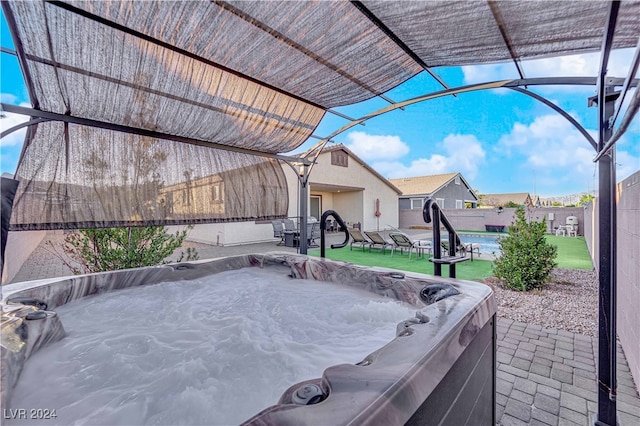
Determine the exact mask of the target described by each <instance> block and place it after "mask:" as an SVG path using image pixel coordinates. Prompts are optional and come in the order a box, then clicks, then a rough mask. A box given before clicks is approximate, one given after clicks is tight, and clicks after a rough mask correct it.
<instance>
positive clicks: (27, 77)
mask: <svg viewBox="0 0 640 426" xmlns="http://www.w3.org/2000/svg"><path fill="white" fill-rule="evenodd" d="M0 6H2V12H3V13H4V17H5V19H6V21H7V26H8V27H9V32H10V33H11V38H12V39H13V45H14V47H15V49H16V50H15V53H16V56H17V57H18V63H19V64H20V70H21V71H22V76H23V77H24V83H25V86H26V87H27V91H28V93H29V99H30V100H31V104H32V105H33V107H34V108H39V107H40V101H39V100H38V97H37V96H36V94H35V91H34V90H33V88H34V85H33V78H32V77H31V73H30V72H29V68H28V67H27V66H26V63H27V60H26V58H25V56H24V48H23V46H22V41H21V40H20V38H19V37H18V36H17V34H18V31H17V24H16V18H15V16H13V10H12V9H11V8H10V7H9V5H8V4H6V3H5V2H3V1H2V2H0ZM7 50H8V49H7ZM3 51H4V50H3ZM7 53H8V52H7Z"/></svg>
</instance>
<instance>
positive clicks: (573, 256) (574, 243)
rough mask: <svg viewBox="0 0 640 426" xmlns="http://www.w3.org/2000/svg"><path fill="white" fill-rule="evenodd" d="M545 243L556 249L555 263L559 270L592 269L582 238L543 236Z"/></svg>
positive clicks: (585, 244)
mask: <svg viewBox="0 0 640 426" xmlns="http://www.w3.org/2000/svg"><path fill="white" fill-rule="evenodd" d="M545 237H546V239H547V242H548V243H549V244H553V245H554V246H557V247H558V257H557V258H556V262H557V263H558V267H559V268H567V269H586V270H590V269H593V262H592V261H591V256H589V250H588V249H587V243H586V241H585V240H584V237H556V236H555V235H545Z"/></svg>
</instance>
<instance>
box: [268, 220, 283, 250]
mask: <svg viewBox="0 0 640 426" xmlns="http://www.w3.org/2000/svg"><path fill="white" fill-rule="evenodd" d="M271 226H273V237H274V238H280V242H278V244H277V245H279V246H281V245H283V244H284V225H283V224H282V221H279V220H272V221H271Z"/></svg>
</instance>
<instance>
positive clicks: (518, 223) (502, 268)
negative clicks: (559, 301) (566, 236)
mask: <svg viewBox="0 0 640 426" xmlns="http://www.w3.org/2000/svg"><path fill="white" fill-rule="evenodd" d="M515 214H516V218H515V220H514V222H513V223H512V224H511V226H510V227H509V233H508V235H507V236H505V237H504V238H501V239H500V240H498V244H499V245H500V249H501V251H502V254H501V255H500V257H499V258H498V259H496V261H495V262H494V264H493V273H494V275H495V276H496V277H497V278H499V279H500V280H501V281H502V282H503V284H505V285H506V286H507V287H509V288H511V289H513V290H518V291H529V290H532V289H534V288H539V287H542V286H543V285H544V284H545V283H546V282H547V280H548V278H549V275H550V274H551V271H552V270H553V268H554V267H555V266H556V262H555V258H556V256H557V250H558V249H557V247H556V246H554V245H551V244H549V243H547V241H546V239H545V236H544V234H545V232H546V229H547V225H546V223H545V219H544V217H543V218H542V219H541V220H540V221H535V220H532V221H530V222H527V220H526V218H525V213H524V209H523V208H522V207H518V208H517V209H516V212H515Z"/></svg>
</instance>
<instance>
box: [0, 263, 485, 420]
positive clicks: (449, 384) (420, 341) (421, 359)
mask: <svg viewBox="0 0 640 426" xmlns="http://www.w3.org/2000/svg"><path fill="white" fill-rule="evenodd" d="M245 267H260V268H267V267H269V268H282V269H283V270H284V271H285V273H286V274H287V275H289V276H291V277H292V278H301V279H315V280H319V281H330V282H335V283H340V284H343V285H349V286H355V287H359V288H363V289H366V290H368V291H371V292H374V293H378V294H382V295H385V296H388V297H392V298H394V299H398V300H401V301H403V302H407V303H411V304H413V305H415V306H416V311H417V313H416V317H415V318H409V319H407V320H406V321H404V322H403V323H401V324H399V325H398V327H397V336H396V338H395V339H393V340H392V341H391V342H389V343H388V344H386V345H385V346H383V347H382V348H380V349H378V350H376V351H375V352H373V353H371V354H369V355H368V356H366V357H365V358H364V359H363V360H362V361H361V362H360V363H358V364H341V365H336V366H332V367H330V368H328V369H326V370H325V371H324V374H323V376H322V377H321V378H317V379H314V380H309V381H307V382H304V383H298V384H293V385H292V386H291V388H290V389H289V390H288V391H286V392H285V393H284V394H283V395H282V397H281V399H280V401H278V403H277V404H275V405H273V406H271V407H268V408H266V409H265V410H263V411H261V412H260V413H257V414H256V415H255V416H253V417H251V418H249V419H248V420H247V421H246V423H247V424H254V425H262V424H296V425H302V424H309V425H315V424H326V423H327V422H330V423H331V424H336V425H337V424H390V425H391V424H427V425H429V424H455V425H463V424H473V425H484V424H486V425H489V424H491V425H494V424H495V408H494V407H495V350H496V346H495V345H496V339H495V325H496V321H495V311H496V304H495V300H494V297H493V293H492V291H491V289H490V288H489V287H487V286H485V285H482V284H479V283H474V282H470V281H463V280H456V279H448V278H442V277H434V276H430V275H423V274H417V273H404V272H400V271H395V270H390V269H383V268H370V267H360V266H355V265H351V264H347V263H343V262H337V261H331V260H327V259H318V258H313V257H307V256H303V255H294V254H290V253H278V252H276V253H266V254H254V255H244V256H234V257H227V258H221V259H217V260H208V261H198V262H191V263H182V264H175V265H164V266H159V267H151V268H141V269H131V270H123V271H114V272H108V273H100V274H89V275H83V276H77V277H70V278H65V279H51V280H41V281H33V282H25V283H17V284H12V285H8V286H5V287H4V288H3V301H2V308H3V314H2V315H3V316H2V343H3V344H2V405H3V407H10V406H11V405H10V403H11V390H12V389H13V387H14V386H15V384H16V383H17V381H18V379H19V375H20V372H21V370H22V368H23V366H24V364H25V362H27V360H28V358H29V357H30V356H31V354H33V353H34V352H35V351H37V350H40V349H42V348H43V347H45V346H46V345H47V344H49V343H51V342H54V341H57V340H59V339H61V338H63V337H64V327H63V324H62V323H61V321H60V320H59V318H58V316H57V315H56V313H55V309H56V307H58V306H61V305H64V304H66V303H68V302H70V301H72V300H76V299H79V298H82V297H86V296H90V295H96V294H100V293H104V292H108V291H113V290H118V289H123V288H127V287H132V286H139V285H150V284H156V283H161V282H168V281H177V280H190V279H198V278H201V277H204V276H208V275H211V274H215V273H218V272H222V271H228V270H234V269H240V268H245ZM434 286H446V287H448V288H453V289H455V292H456V293H457V294H453V295H449V296H448V297H445V296H446V295H444V294H442V293H438V292H436V293H434V295H435V296H434V297H432V298H430V299H429V300H427V301H425V299H424V298H422V297H421V296H420V293H421V291H423V289H425V288H427V287H428V288H437V287H434ZM20 298H22V299H20ZM25 298H32V299H36V300H39V301H42V302H44V303H46V305H47V307H46V310H45V311H42V309H41V308H42V306H40V307H36V306H31V305H28V304H26V305H25V304H24V303H30V302H29V301H26V302H25ZM438 299H440V300H438ZM15 300H21V301H22V302H24V303H16V302H13V301H15ZM28 318H33V319H28ZM309 383H312V384H315V385H317V386H318V387H319V388H320V389H321V390H322V393H323V397H322V398H323V399H322V401H321V402H319V403H315V404H311V405H299V404H296V403H294V402H293V399H292V395H293V394H294V393H295V392H296V390H298V389H300V388H301V386H303V385H305V384H309ZM214 418H215V413H212V419H214ZM329 419H330V420H329Z"/></svg>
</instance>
